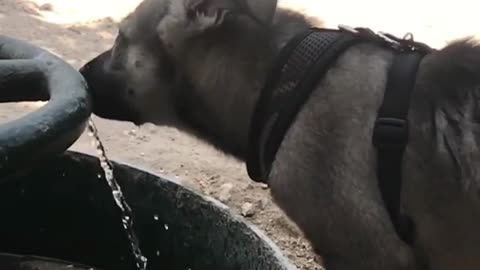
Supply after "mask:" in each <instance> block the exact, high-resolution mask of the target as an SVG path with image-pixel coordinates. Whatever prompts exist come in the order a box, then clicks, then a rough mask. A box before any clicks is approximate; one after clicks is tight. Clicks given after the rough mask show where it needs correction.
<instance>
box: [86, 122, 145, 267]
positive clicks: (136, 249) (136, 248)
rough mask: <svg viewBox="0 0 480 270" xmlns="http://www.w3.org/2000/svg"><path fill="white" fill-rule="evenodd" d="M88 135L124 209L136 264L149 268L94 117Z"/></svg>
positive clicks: (114, 196)
mask: <svg viewBox="0 0 480 270" xmlns="http://www.w3.org/2000/svg"><path fill="white" fill-rule="evenodd" d="M88 135H90V137H92V139H93V142H94V144H95V148H96V150H97V156H98V158H99V159H100V166H101V167H102V169H103V172H104V176H105V179H106V181H107V183H108V185H109V186H110V188H111V190H112V195H113V199H114V200H115V203H116V204H117V206H118V207H119V208H120V210H121V211H122V213H123V215H122V224H123V228H124V229H125V232H126V234H127V236H128V239H129V240H130V245H131V248H132V252H133V256H134V257H135V261H136V265H137V268H138V270H146V269H147V258H146V257H145V256H143V254H142V251H141V250H140V244H139V241H138V238H137V236H136V235H135V231H134V230H133V218H132V216H133V215H132V209H131V208H130V206H129V205H128V203H127V201H126V200H125V197H124V196H123V193H122V189H121V188H120V186H119V185H118V183H117V181H116V180H115V177H114V175H113V165H112V163H111V162H110V160H109V159H108V158H107V155H106V152H105V148H104V147H103V144H102V142H101V141H100V137H99V136H98V131H97V128H96V126H95V124H94V123H93V120H92V119H89V122H88Z"/></svg>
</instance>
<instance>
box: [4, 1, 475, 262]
mask: <svg viewBox="0 0 480 270" xmlns="http://www.w3.org/2000/svg"><path fill="white" fill-rule="evenodd" d="M138 2H139V0H95V1H94V0H76V1H75V0H69V1H67V0H50V1H48V0H35V1H20V0H0V34H5V35H9V36H12V37H17V38H21V39H26V40H28V41H29V42H31V43H33V44H35V45H38V46H41V47H43V48H45V49H48V50H50V51H51V52H53V53H55V54H58V55H60V56H61V57H63V58H64V59H65V60H66V61H67V62H69V63H70V64H71V65H73V66H74V67H77V68H78V67H80V66H81V65H82V64H83V63H85V62H86V61H87V60H89V59H91V58H92V57H94V56H96V55H97V54H98V53H100V52H102V51H103V50H105V49H107V48H108V47H109V46H110V45H111V43H112V40H113V38H114V35H115V33H116V22H117V21H118V20H119V19H121V18H122V17H123V16H124V15H125V14H126V13H127V12H129V11H131V10H132V9H133V8H134V7H135V6H136V5H137V3H138ZM284 2H285V3H286V4H288V5H293V6H294V8H296V9H300V10H304V11H307V12H309V13H312V14H313V15H318V16H319V17H320V18H321V19H322V20H324V21H325V24H326V26H332V27H335V26H336V25H337V24H339V23H341V24H349V25H354V26H368V27H371V28H373V29H375V30H383V31H387V32H391V33H393V34H397V35H403V34H404V33H405V32H413V33H414V36H415V37H416V39H420V40H422V41H424V42H428V43H429V44H430V45H432V46H434V47H441V46H443V45H444V44H445V42H446V41H448V40H451V39H454V38H458V37H462V36H464V35H475V34H477V33H479V32H480V27H478V26H479V23H478V22H476V21H475V20H472V19H471V18H476V17H477V16H476V15H477V14H475V12H476V8H475V6H474V4H473V1H467V0H457V1H455V3H454V4H453V3H447V2H446V1H443V2H442V1H435V2H434V1H430V0H428V1H426V0H424V1H421V2H420V1H418V2H417V3H416V4H413V0H404V1H402V2H401V3H402V6H399V7H397V6H395V7H393V3H392V1H377V0H365V1H355V0H351V1H347V0H344V1H340V0H335V1H330V2H329V1H324V0H285V1H284ZM333 2H334V3H333ZM395 3H397V2H395ZM477 30H479V31H477ZM40 105H41V104H38V103H18V104H2V105H0V121H1V122H5V121H9V120H12V119H16V118H18V117H20V116H22V115H24V114H26V113H28V112H30V111H32V110H34V109H35V108H37V107H38V106H40ZM94 121H95V122H96V124H97V127H98V128H99V131H100V136H101V138H102V140H103V142H104V144H105V146H106V149H107V153H108V155H109V156H110V158H112V159H113V160H116V161H122V162H127V163H129V164H133V165H136V166H139V167H142V168H147V169H149V170H151V171H153V172H155V173H158V174H161V175H165V176H168V177H171V178H172V179H175V180H177V181H179V182H181V183H183V184H185V185H187V186H189V187H191V188H193V189H195V190H197V191H200V192H202V193H205V194H208V195H211V196H213V197H215V198H217V199H220V200H221V201H223V202H224V203H226V204H227V205H229V206H230V207H231V208H232V209H233V211H235V212H238V213H243V214H246V216H247V217H246V218H247V219H248V220H249V221H251V222H252V223H254V224H256V225H258V226H259V227H260V228H261V229H263V230H264V231H266V232H267V234H268V235H269V236H270V237H271V238H272V239H273V240H274V241H275V242H276V243H277V244H278V245H279V246H280V247H281V248H282V249H283V251H284V253H285V254H286V255H287V256H288V257H289V258H290V259H291V260H292V262H293V263H294V264H296V265H297V266H298V268H299V269H300V270H307V269H308V270H315V269H321V267H320V266H319V264H318V263H321V262H320V260H319V259H316V258H315V256H314V255H313V253H312V252H311V250H310V247H309V245H308V243H307V242H306V241H305V239H304V238H303V237H302V235H301V234H300V233H299V232H298V230H297V229H296V228H295V226H293V225H292V224H291V223H290V222H289V220H288V218H286V217H285V216H284V215H283V214H282V213H281V211H280V210H279V209H278V208H277V207H276V206H275V205H274V204H273V203H272V201H271V197H270V195H269V191H268V189H267V188H265V187H264V186H262V185H260V184H257V183H254V182H252V181H250V180H249V178H248V176H247V174H246V171H245V166H244V164H242V163H240V162H238V161H236V160H234V159H232V158H230V157H227V156H225V155H224V154H222V153H219V152H218V151H216V150H215V149H213V148H212V147H210V146H208V145H206V144H204V143H202V142H200V141H198V140H197V139H195V138H192V137H190V136H188V135H185V134H182V133H180V132H178V131H177V130H175V129H169V128H160V127H155V126H153V125H144V126H142V127H136V126H134V125H133V124H130V123H124V122H117V121H107V120H103V119H99V118H97V117H94ZM71 149H73V150H77V151H82V152H87V153H91V154H93V153H95V151H94V149H93V147H92V146H91V143H90V138H89V137H88V136H86V135H84V136H82V137H81V138H80V139H79V140H78V141H77V142H76V143H75V144H74V145H73V146H72V147H71ZM319 211H321V210H319Z"/></svg>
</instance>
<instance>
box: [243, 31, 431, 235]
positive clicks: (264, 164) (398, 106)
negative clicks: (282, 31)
mask: <svg viewBox="0 0 480 270" xmlns="http://www.w3.org/2000/svg"><path fill="white" fill-rule="evenodd" d="M360 42H376V43H377V44H380V45H382V46H385V47H387V48H390V49H394V50H395V51H396V56H395V59H394V62H393V64H392V66H391V68H390V70H389V75H388V81H387V87H386V91H385V96H384V100H383V103H382V106H381V107H380V109H379V111H378V118H377V121H376V123H375V129H374V134H373V144H374V146H375V147H376V149H377V153H378V154H377V160H378V162H377V166H378V168H377V170H378V174H377V175H378V179H379V188H380V191H381V193H382V197H383V200H384V201H385V204H386V206H387V210H388V212H389V215H390V217H391V220H392V222H393V224H394V226H395V229H396V230H397V232H398V234H399V235H400V237H401V238H402V239H403V240H404V241H405V242H407V243H411V241H412V239H411V237H412V233H411V226H409V224H408V220H407V219H406V218H405V217H404V216H403V215H402V214H401V213H400V195H401V182H402V174H401V172H402V160H403V152H404V150H405V147H406V145H407V141H408V122H407V114H408V109H409V103H410V94H411V91H412V90H413V87H414V83H415V80H416V74H417V69H418V65H419V63H420V61H421V59H422V58H423V56H424V55H426V54H427V53H428V52H430V51H431V49H430V48H429V47H428V46H426V45H424V44H420V43H414V42H413V41H410V40H400V39H397V38H395V37H393V36H391V35H383V36H379V35H377V34H375V33H373V32H372V31H370V30H368V29H363V28H362V29H361V28H357V29H354V30H353V31H342V30H332V29H318V28H312V29H310V30H309V31H307V32H306V33H302V34H299V35H297V36H296V37H295V38H293V39H292V40H291V41H290V42H289V44H288V45H287V46H286V47H285V48H284V49H283V50H282V51H281V52H280V54H279V56H278V58H277V61H276V63H275V65H274V68H273V70H272V71H271V74H270V75H269V77H268V79H267V81H266V84H265V87H264V89H263V90H262V92H261V94H260V98H259V101H258V103H257V106H256V110H255V112H254V115H253V118H252V124H251V128H250V134H249V135H250V137H249V140H250V141H249V149H248V150H249V151H248V156H247V170H248V174H249V176H250V178H252V179H253V180H254V181H259V182H266V179H267V178H268V174H269V172H270V169H271V165H272V163H273V160H274V158H275V155H276V152H277V150H278V148H279V145H280V143H281V142H282V140H283V138H284V135H285V133H286V132H287V130H288V128H289V127H290V124H291V123H292V121H293V120H294V118H295V116H296V114H297V113H298V111H299V110H300V108H301V107H302V105H303V104H304V103H305V101H306V100H307V98H308V97H309V95H310V93H311V92H312V91H313V89H314V88H315V85H316V84H317V82H318V81H320V80H321V78H322V77H323V76H324V75H325V73H326V72H327V71H328V69H329V67H330V65H331V64H332V63H333V62H334V61H335V60H336V59H337V58H338V57H339V56H340V55H341V54H342V53H343V52H344V51H345V50H346V49H347V48H349V47H350V46H352V45H355V44H358V43H360ZM319 143H320V142H319Z"/></svg>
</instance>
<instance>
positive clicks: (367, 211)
mask: <svg viewBox="0 0 480 270" xmlns="http://www.w3.org/2000/svg"><path fill="white" fill-rule="evenodd" d="M244 1H246V0H244ZM173 2H175V3H174V4H173V6H172V5H170V4H171V3H173ZM193 2H194V3H193ZM192 3H193V5H192ZM219 3H220V4H219ZM252 3H253V4H254V5H260V6H262V7H263V8H260V9H258V8H257V9H254V8H251V9H245V8H243V9H242V8H241V7H242V6H243V5H244V4H250V5H252ZM275 5H276V1H274V0H256V1H253V0H250V1H247V2H243V4H242V2H241V0H222V1H208V0H197V1H193V0H176V1H173V0H172V1H170V0H145V1H144V2H143V3H142V4H141V5H140V6H139V7H138V8H137V9H136V10H135V11H134V12H133V13H132V14H131V15H130V16H129V17H128V18H126V19H125V20H124V21H123V22H122V24H121V25H120V33H121V37H120V38H118V39H117V41H116V43H115V45H114V46H113V49H112V51H108V52H106V53H105V54H104V55H103V57H100V58H97V59H95V60H93V61H92V62H91V63H89V64H88V65H86V66H85V67H84V68H83V69H82V73H83V74H84V76H85V77H86V79H87V81H88V82H89V84H90V88H91V91H92V95H93V98H94V111H95V113H96V114H97V115H99V116H102V117H105V118H110V119H118V120H125V121H132V122H135V123H137V124H141V123H145V122H152V123H155V124H157V125H168V126H174V127H177V128H179V129H182V130H185V131H186V132H190V133H192V134H195V135H197V136H199V137H201V138H203V139H205V140H206V141H208V142H209V143H211V144H213V145H215V146H216V147H218V148H219V149H220V150H222V151H225V152H227V153H229V154H232V155H234V156H236V157H238V158H240V159H243V158H244V157H245V155H246V147H247V134H248V131H249V125H250V118H251V115H252V111H253V109H254V105H255V103H256V101H257V98H258V95H259V91H260V89H261V87H262V84H263V83H264V80H265V77H266V74H267V72H268V70H269V69H270V68H271V65H272V60H273V59H274V57H275V55H276V54H277V53H278V51H279V50H280V49H281V48H282V47H283V46H284V45H285V43H286V42H287V41H288V39H289V38H291V37H292V36H293V35H295V34H296V33H298V32H299V31H301V30H304V29H306V28H307V27H309V26H311V25H313V21H310V20H308V19H307V18H305V17H303V16H302V15H300V14H297V13H295V12H291V11H287V10H283V9H280V8H277V9H276V12H275V15H274V17H273V18H272V19H271V20H270V19H269V18H270V17H269V14H273V10H274V6H275ZM199 7H201V8H199ZM218 7H223V8H225V7H226V10H222V9H218ZM265 7H270V10H269V9H268V8H265ZM249 10H250V11H252V10H257V11H259V10H260V11H259V12H255V13H253V14H249V12H250V11H249ZM259 16H260V17H261V18H260V21H257V20H255V17H259ZM391 61H392V55H391V53H390V52H388V51H385V50H383V49H381V48H379V47H376V46H373V45H366V44H363V45H358V46H355V47H353V48H351V49H349V50H348V51H347V52H346V53H345V54H344V55H342V56H341V57H340V59H339V60H338V61H337V62H336V63H335V65H334V66H333V67H332V68H331V69H330V70H329V71H328V73H327V75H326V76H325V77H324V79H323V80H322V81H321V82H320V83H319V84H318V85H317V88H316V90H315V91H314V93H313V94H312V95H311V97H310V98H309V100H308V101H307V103H306V104H305V106H304V107H303V108H302V110H301V112H300V113H299V115H298V116H297V118H296V121H295V123H294V124H293V125H292V126H291V128H290V129H289V131H288V132H287V134H286V136H285V139H284V141H283V142H282V144H281V146H280V149H279V151H278V153H277V156H276V158H275V161H274V164H273V168H272V172H271V175H270V178H269V183H270V187H271V191H272V194H273V197H274V199H275V201H276V202H277V203H278V205H279V206H280V207H281V208H282V209H283V210H284V211H285V213H286V214H287V215H288V216H289V217H290V218H291V219H292V220H293V221H294V222H296V224H298V225H299V227H300V228H301V229H302V231H303V232H304V233H305V236H306V237H307V238H308V239H309V240H310V241H311V242H312V244H313V246H314V248H315V250H316V252H317V253H318V254H319V255H321V256H322V257H323V258H324V261H325V264H326V267H327V269H328V270H347V269H348V270H349V269H356V270H418V269H432V270H451V269H455V270H473V269H480V233H479V230H478V228H480V202H479V199H480V197H479V196H480V193H479V191H480V167H479V166H478V165H477V164H480V152H479V151H478V148H479V145H480V141H479V140H480V126H479V123H480V108H479V99H478V98H479V95H480V87H479V86H480V47H478V46H476V45H474V44H473V43H472V42H470V41H468V40H460V41H457V42H455V43H452V44H450V45H448V46H447V47H446V48H444V49H442V50H440V51H439V52H436V53H433V54H431V55H429V56H427V57H426V58H425V59H424V60H423V61H422V63H421V66H420V70H419V73H418V80H417V83H416V86H415V90H414V93H413V96H412V105H411V110H410V114H409V121H410V125H411V129H410V141H409V144H408V147H407V151H406V154H405V162H404V190H403V191H402V197H403V203H404V205H403V207H404V211H405V213H406V214H407V215H408V216H410V217H411V218H412V219H413V221H414V223H415V226H416V235H415V245H414V246H413V247H410V246H407V245H405V244H404V243H403V242H401V241H400V239H399V237H398V236H397V235H396V234H395V231H394V229H393V226H392V224H391V221H390V219H389V217H388V214H387V212H386V209H385V205H384V203H383V201H382V199H381V196H380V192H379V189H378V180H377V177H376V169H375V168H376V152H375V149H374V148H373V145H372V132H373V124H374V121H375V118H376V116H377V110H378V108H379V106H380V104H381V102H382V98H383V93H384V90H385V82H386V72H387V67H388V66H389V65H390V64H391Z"/></svg>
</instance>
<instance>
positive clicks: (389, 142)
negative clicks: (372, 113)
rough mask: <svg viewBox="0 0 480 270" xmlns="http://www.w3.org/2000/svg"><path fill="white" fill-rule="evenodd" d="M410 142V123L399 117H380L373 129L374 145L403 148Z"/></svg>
mask: <svg viewBox="0 0 480 270" xmlns="http://www.w3.org/2000/svg"><path fill="white" fill-rule="evenodd" d="M407 142H408V123H407V121H406V120H403V119H398V118H389V117H380V118H378V119H377V120H376V121H375V127H374V129H373V145H374V146H375V147H380V148H388V149H398V148H403V147H405V145H406V144H407Z"/></svg>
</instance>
